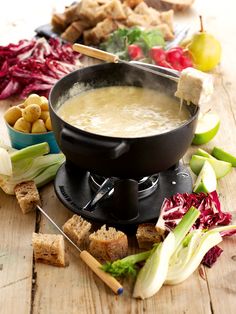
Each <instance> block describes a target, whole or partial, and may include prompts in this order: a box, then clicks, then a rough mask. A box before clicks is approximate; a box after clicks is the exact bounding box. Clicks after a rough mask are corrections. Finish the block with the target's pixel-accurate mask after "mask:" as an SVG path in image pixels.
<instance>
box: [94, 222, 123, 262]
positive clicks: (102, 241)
mask: <svg viewBox="0 0 236 314" xmlns="http://www.w3.org/2000/svg"><path fill="white" fill-rule="evenodd" d="M89 241H90V243H89V252H90V253H91V254H92V255H93V256H94V257H96V258H98V259H99V260H101V261H114V260H117V259H120V258H123V257H124V256H126V255H127V254H128V239H127V236H126V234H124V233H123V232H121V231H117V230H116V229H115V228H113V227H110V228H108V229H107V228H106V225H103V226H102V227H101V228H100V229H99V230H97V231H96V232H94V233H92V234H90V236H89Z"/></svg>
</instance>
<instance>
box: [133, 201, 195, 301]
mask: <svg viewBox="0 0 236 314" xmlns="http://www.w3.org/2000/svg"><path fill="white" fill-rule="evenodd" d="M199 215H200V211H199V210H198V209H196V208H195V207H191V208H190V209H189V210H188V211H187V213H186V214H185V215H184V216H183V218H182V219H181V221H180V222H179V224H178V225H177V226H176V227H175V229H174V230H173V231H171V232H170V233H169V234H168V236H167V237H166V238H165V240H164V241H163V242H162V243H160V244H158V245H157V246H156V247H155V249H153V250H152V251H151V254H150V255H149V257H148V258H147V260H146V263H145V264H144V266H143V268H142V269H141V270H140V272H139V273H138V276H137V279H136V282H135V286H134V292H133V297H135V298H141V299H145V298H149V297H151V296H153V295H154V294H155V293H157V291H158V290H159V289H160V288H161V287H162V285H163V283H164V281H165V280H166V277H167V273H168V267H169V261H170V258H171V256H172V255H173V254H174V252H175V250H176V249H177V248H178V246H179V245H180V243H181V242H182V241H183V239H184V238H185V236H186V234H187V233H188V232H189V230H190V229H191V227H192V226H193V224H194V223H195V221H196V220H197V218H198V217H199Z"/></svg>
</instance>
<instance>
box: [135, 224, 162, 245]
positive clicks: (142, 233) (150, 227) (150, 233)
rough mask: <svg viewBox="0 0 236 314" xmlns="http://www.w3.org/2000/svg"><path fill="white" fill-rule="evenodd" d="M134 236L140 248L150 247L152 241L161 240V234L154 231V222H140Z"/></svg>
mask: <svg viewBox="0 0 236 314" xmlns="http://www.w3.org/2000/svg"><path fill="white" fill-rule="evenodd" d="M136 238H137V241H138V246H139V248H140V249H150V248H152V246H153V244H154V243H158V242H160V241H161V235H160V234H159V233H158V232H157V231H156V228H155V224H152V223H143V224H140V225H139V226H138V229H137V232H136Z"/></svg>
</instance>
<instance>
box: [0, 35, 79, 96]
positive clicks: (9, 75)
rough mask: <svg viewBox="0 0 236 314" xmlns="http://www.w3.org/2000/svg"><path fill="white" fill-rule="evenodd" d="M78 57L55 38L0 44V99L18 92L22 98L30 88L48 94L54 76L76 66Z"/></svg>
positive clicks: (70, 70) (31, 90) (57, 76)
mask: <svg viewBox="0 0 236 314" xmlns="http://www.w3.org/2000/svg"><path fill="white" fill-rule="evenodd" d="M79 57H80V55H79V54H78V53H75V52H74V51H73V49H72V46H71V45H70V44H62V43H61V42H60V40H59V39H57V38H51V39H50V40H49V41H47V40H46V39H45V38H39V39H32V40H26V39H24V40H20V41H19V42H18V44H9V45H7V46H0V99H5V98H8V97H9V96H11V95H14V94H18V93H20V97H24V98H25V97H27V96H28V95H29V93H31V92H34V91H37V92H38V93H39V94H40V95H48V94H49V91H50V89H51V87H52V86H53V85H54V84H55V83H56V82H57V80H58V79H60V78H62V77H63V76H65V75H66V74H68V73H70V72H72V71H74V70H75V69H76V67H75V64H76V63H78V58H79Z"/></svg>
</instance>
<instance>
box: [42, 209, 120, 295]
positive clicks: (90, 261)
mask: <svg viewBox="0 0 236 314" xmlns="http://www.w3.org/2000/svg"><path fill="white" fill-rule="evenodd" d="M36 208H37V209H38V210H39V211H40V212H41V213H42V214H43V215H44V216H45V217H46V218H47V219H48V220H49V221H50V222H51V223H52V224H53V226H54V227H55V228H56V229H57V230H58V231H59V232H60V233H61V234H62V235H63V237H65V238H66V239H67V240H68V241H69V242H70V244H72V245H73V246H74V247H75V248H76V250H77V251H79V253H80V254H79V255H80V258H81V259H82V260H83V262H85V264H87V266H88V267H89V268H90V269H91V270H92V271H93V272H94V273H95V274H96V275H97V276H98V277H99V278H100V279H102V281H103V282H104V283H105V284H106V285H107V286H108V287H110V288H111V290H112V291H113V292H115V293H116V294H118V295H120V294H122V293H123V287H122V285H121V284H120V283H119V282H118V281H117V280H116V279H115V278H114V277H112V276H111V275H110V274H108V273H105V272H104V271H103V270H102V269H101V267H102V265H101V264H100V263H99V262H98V261H97V260H96V259H95V258H94V257H93V256H92V255H91V254H90V253H89V252H88V251H86V250H81V249H80V248H79V247H78V246H77V245H76V244H75V243H74V242H73V241H72V240H71V239H70V238H69V237H68V236H67V235H66V234H65V233H64V232H63V231H62V229H61V228H60V227H59V226H58V225H57V224H56V223H55V221H53V220H52V218H51V217H49V216H48V214H47V213H46V212H45V211H44V210H43V209H42V208H41V207H40V206H39V205H37V206H36Z"/></svg>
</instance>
